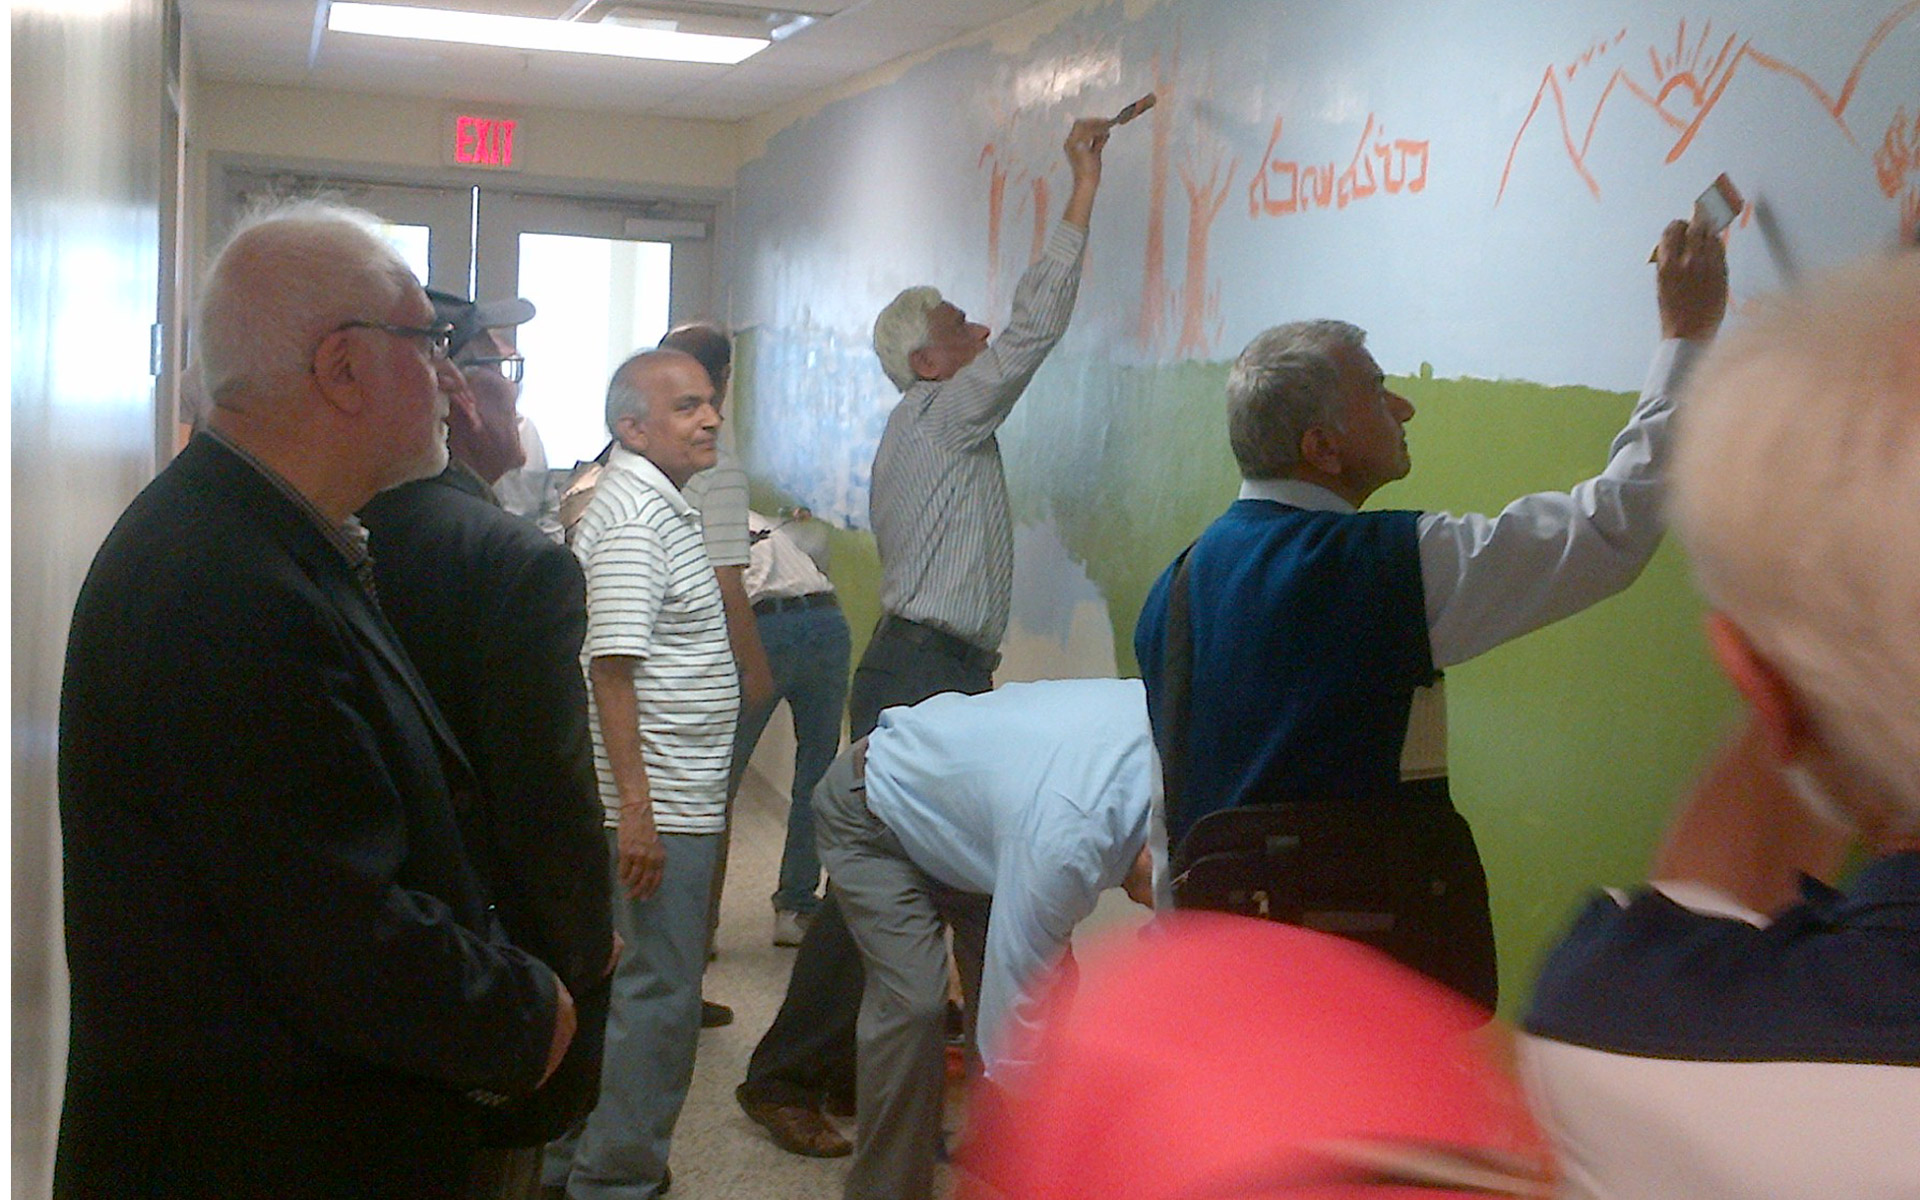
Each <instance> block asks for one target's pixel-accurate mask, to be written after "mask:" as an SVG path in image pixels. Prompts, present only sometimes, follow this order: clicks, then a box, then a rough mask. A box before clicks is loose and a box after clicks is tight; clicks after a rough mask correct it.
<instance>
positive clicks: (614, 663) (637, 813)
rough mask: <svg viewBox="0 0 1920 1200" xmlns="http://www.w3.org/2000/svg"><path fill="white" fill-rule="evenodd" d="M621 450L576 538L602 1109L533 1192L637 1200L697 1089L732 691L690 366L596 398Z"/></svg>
mask: <svg viewBox="0 0 1920 1200" xmlns="http://www.w3.org/2000/svg"><path fill="white" fill-rule="evenodd" d="M607 428H608V429H609V430H610V431H611V432H612V434H613V436H614V440H615V442H616V443H617V444H616V445H615V446H614V447H613V450H612V455H611V458H610V459H609V461H608V463H607V470H606V473H605V474H604V475H602V476H601V479H600V484H599V488H598V490H597V491H596V493H595V495H594V497H593V501H592V503H591V504H589V505H588V506H587V510H586V512H585V513H584V514H583V515H582V516H581V518H580V523H579V525H578V526H577V527H576V528H575V530H574V538H573V550H574V553H575V554H577V555H578V556H579V558H580V562H581V564H582V566H584V567H585V569H586V574H587V636H586V642H585V645H584V647H583V650H582V657H583V659H584V660H585V662H586V669H587V681H588V685H589V693H590V696H589V699H590V704H589V709H590V714H591V718H592V726H593V757H594V768H595V770H596V771H597V772H598V774H599V777H600V798H601V803H602V804H603V805H604V806H605V810H606V826H607V831H608V835H609V839H610V841H611V848H612V852H613V855H614V859H615V864H616V865H615V869H616V874H617V879H616V882H615V891H616V895H615V899H614V905H613V920H614V928H615V929H616V930H618V931H619V933H620V936H621V938H622V939H624V940H625V942H626V949H625V951H624V953H623V954H622V955H621V958H620V965H619V968H618V969H617V970H616V972H615V974H614V981H613V1000H612V1005H611V1009H610V1012H609V1014H608V1018H607V1039H606V1052H605V1058H604V1063H603V1068H602V1074H601V1080H602V1082H601V1088H600V1103H599V1105H598V1106H597V1107H596V1108H595V1109H594V1111H593V1115H592V1116H591V1117H589V1118H588V1120H587V1123H586V1126H585V1128H584V1130H583V1131H582V1132H580V1133H579V1134H578V1135H576V1136H572V1137H568V1138H565V1139H562V1140H561V1141H559V1142H556V1143H554V1144H553V1145H552V1146H551V1147H550V1148H549V1153H548V1161H547V1166H546V1168H545V1182H546V1183H547V1185H548V1186H549V1187H553V1186H559V1185H564V1186H565V1188H566V1192H567V1195H569V1196H572V1197H576V1198H598V1197H620V1198H621V1200H649V1198H650V1197H653V1196H657V1195H660V1194H661V1193H663V1192H664V1191H666V1189H667V1186H668V1184H669V1180H670V1178H671V1177H670V1175H669V1174H668V1171H667V1150H668V1144H669V1141H670V1140H671V1138H672V1135H673V1126H674V1122H675V1121H676V1120H677V1119H678V1117H679V1115H680V1106H681V1103H682V1102H683V1101H684V1100H685V1099H686V1094H687V1084H688V1081H689V1080H690V1079H691V1078H692V1075H693V1052H694V1043H695V1040H696V1038H697V1037H698V1036H699V1032H700V975H701V970H702V968H703V967H704V966H705V963H706V948H707V893H708V888H709V886H710V881H711V879H712V875H713V869H714V860H715V857H716V856H717V854H718V853H719V848H720V841H721V838H720V834H721V831H722V829H723V827H724V823H725V813H726V789H727V767H728V763H729V760H730V758H731V755H732V750H733V728H734V720H735V717H736V715H737V713H738V709H739V702H740V696H739V683H738V679H737V676H736V674H735V670H734V661H733V651H732V648H731V646H730V645H729V643H728V640H727V622H726V614H725V610H724V609H723V608H722V606H721V601H720V589H719V585H718V584H717V583H716V582H715V578H714V573H713V566H712V563H711V562H710V561H709V559H708V558H707V552H706V548H705V546H704V544H703V542H702V538H701V531H700V515H699V513H698V512H697V511H696V510H695V509H694V508H693V507H692V506H691V505H689V504H688V503H687V501H686V498H685V497H684V496H682V495H681V493H680V488H681V487H682V486H683V485H684V484H685V483H686V482H687V480H688V479H689V478H691V477H692V476H693V475H694V473H695V472H697V471H700V470H703V469H705V468H707V467H710V466H712V465H713V462H714V454H715V435H716V434H717V432H718V430H719V428H720V414H719V412H718V411H717V410H716V408H715V407H714V394H713V385H712V383H711V382H710V381H709V380H708V378H707V373H706V371H705V370H704V369H703V368H702V367H701V366H700V364H699V363H698V362H697V361H696V360H694V359H693V358H692V357H690V356H689V355H686V354H682V353H680V352H679V351H677V350H650V351H647V352H645V353H641V354H636V355H634V356H633V357H632V358H630V359H628V360H627V361H626V362H625V363H622V364H621V366H620V368H619V369H618V370H616V371H615V372H614V374H613V381H612V383H611V384H610V385H609V386H608V388H607Z"/></svg>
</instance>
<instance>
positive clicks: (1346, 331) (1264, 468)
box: [1227, 321, 1367, 479]
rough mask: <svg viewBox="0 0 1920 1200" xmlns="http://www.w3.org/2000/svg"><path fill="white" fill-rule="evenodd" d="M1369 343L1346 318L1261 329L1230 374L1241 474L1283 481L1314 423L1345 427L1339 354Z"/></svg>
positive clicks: (1231, 435)
mask: <svg viewBox="0 0 1920 1200" xmlns="http://www.w3.org/2000/svg"><path fill="white" fill-rule="evenodd" d="M1366 344H1367V333H1366V330H1364V329H1361V328H1360V327H1359V326H1357V325H1350V324H1348V323H1347V322H1345V321H1295V322H1293V323H1292V324H1290V325H1276V326H1274V327H1273V328H1272V329H1269V330H1267V331H1266V332H1264V333H1262V334H1260V336H1258V337H1256V338H1254V339H1253V340H1252V341H1251V342H1248V343H1247V348H1246V349H1245V350H1242V351H1241V352H1240V357H1239V358H1236V359H1235V360H1234V361H1233V369H1232V370H1230V371H1228V372H1227V443H1228V445H1229V446H1231V447H1232V449H1233V458H1234V461H1235V462H1237V463H1239V464H1240V475H1241V478H1243V479H1279V478H1282V477H1284V476H1286V475H1288V474H1290V473H1291V472H1292V471H1293V470H1294V469H1295V468H1296V467H1298V466H1299V465H1300V439H1301V438H1303V437H1305V436H1306V432H1307V430H1308V429H1311V428H1312V427H1314V426H1315V425H1329V426H1332V427H1333V428H1335V429H1342V428H1344V412H1343V410H1342V408H1341V405H1340V359H1339V355H1340V353H1341V352H1342V351H1343V350H1344V351H1359V350H1361V349H1364V348H1365V346H1366Z"/></svg>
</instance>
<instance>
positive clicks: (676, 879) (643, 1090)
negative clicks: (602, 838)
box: [541, 829, 720, 1200]
mask: <svg viewBox="0 0 1920 1200" xmlns="http://www.w3.org/2000/svg"><path fill="white" fill-rule="evenodd" d="M660 840H661V842H662V843H663V844H664V845H665V846H666V851H667V867H666V872H665V874H664V875H663V876H662V877H661V880H660V887H659V890H658V891H656V892H654V894H653V895H651V896H649V897H648V898H647V899H645V900H639V901H634V900H629V899H627V892H626V887H625V885H623V884H622V883H621V882H620V850H619V841H618V836H617V834H616V833H615V831H613V830H611V829H609V830H608V831H607V849H608V857H609V858H610V859H611V862H610V863H609V869H610V870H611V871H612V872H613V927H614V929H615V931H616V932H618V933H619V934H620V937H621V940H622V941H624V942H625V943H626V948H625V949H624V950H623V951H621V954H620V963H619V965H618V966H617V967H615V968H614V973H613V1000H612V1003H611V1005H610V1006H609V1008H608V1011H607V1043H606V1050H605V1051H604V1053H603V1055H602V1059H601V1069H600V1102H599V1103H598V1104H597V1105H595V1106H594V1110H593V1112H592V1113H591V1114H590V1115H589V1116H588V1117H587V1120H586V1122H585V1124H584V1127H583V1128H581V1129H579V1130H576V1131H574V1132H571V1133H569V1134H568V1135H567V1136H565V1137H562V1138H560V1139H558V1140H557V1141H554V1142H551V1143H549V1144H548V1146H547V1154H546V1162H545V1164H544V1165H543V1166H542V1168H541V1172H542V1174H543V1176H544V1177H545V1178H544V1182H545V1183H546V1184H547V1185H548V1186H560V1185H564V1186H565V1187H566V1189H567V1195H568V1196H570V1197H573V1198H574V1200H652V1197H654V1196H657V1195H659V1194H660V1190H661V1186H662V1185H663V1184H664V1183H665V1181H666V1172H667V1150H668V1147H669V1145H670V1143H671V1141H672V1139H673V1126H674V1123H675V1122H676V1121H677V1120H679V1118H680V1106H681V1104H682V1103H683V1102H684V1101H685V1100H686V1098H687V1085H688V1084H689V1083H690V1082H691V1081H692V1079H693V1053H694V1047H695V1045H696V1044H697V1042H698V1040H699V1037H700V974H701V972H702V971H703V970H704V969H705V968H706V965H707V890H708V887H709V886H710V884H711V882H712V879H713V866H714V860H715V859H716V858H717V857H718V855H719V851H720V837H719V835H718V834H711V833H665V834H661V835H660Z"/></svg>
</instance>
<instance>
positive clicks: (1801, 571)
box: [1669, 253, 1920, 824]
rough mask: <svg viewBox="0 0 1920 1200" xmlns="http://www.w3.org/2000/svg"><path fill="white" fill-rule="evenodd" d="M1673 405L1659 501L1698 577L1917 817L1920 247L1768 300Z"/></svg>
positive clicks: (1849, 760) (1852, 760) (1834, 738)
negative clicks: (1668, 484)
mask: <svg viewBox="0 0 1920 1200" xmlns="http://www.w3.org/2000/svg"><path fill="white" fill-rule="evenodd" d="M1678 419H1679V422H1680V424H1679V426H1678V436H1677V444H1676V450H1675V456H1674V464H1673V471H1672V494H1671V498H1670V501H1669V504H1670V508H1671V514H1672V519H1673V524H1674V527H1675V529H1676V531H1677V532H1678V535H1679V537H1680V539H1681V541H1682V543H1683V544H1684V545H1685V546H1686V548H1687V550H1688V552H1689V554H1690V555H1691V556H1692V559H1693V567H1694V572H1695V576H1696V578H1697V579H1698V581H1699V585H1700V589H1701V591H1703V592H1704V593H1705V594H1706V596H1707V599H1708V600H1709V601H1710V602H1711V603H1712V604H1713V605H1714V606H1715V607H1716V608H1718V609H1719V610H1721V611H1722V612H1724V613H1726V615H1727V616H1728V617H1729V618H1731V619H1732V620H1733V622H1734V623H1735V624H1737V625H1738V626H1739V627H1740V628H1741V630H1743V631H1744V632H1745V633H1746V635H1747V637H1748V638H1749V639H1750V640H1751V641H1752V642H1753V644H1754V646H1755V648H1756V649H1757V650H1758V651H1759V653H1760V654H1761V655H1762V657H1764V658H1765V659H1766V660H1767V661H1768V662H1769V663H1770V664H1771V665H1772V666H1773V667H1774V668H1775V669H1776V670H1778V671H1779V672H1780V673H1781V674H1782V675H1783V676H1784V677H1785V678H1786V679H1787V680H1788V682H1790V683H1791V684H1792V686H1793V687H1794V688H1795V689H1796V691H1797V692H1798V693H1799V694H1800V695H1801V696H1802V698H1803V699H1804V700H1805V702H1806V705H1807V707H1808V710H1809V712H1810V713H1811V717H1812V720H1813V723H1814V726H1815V728H1816V730H1817V731H1818V733H1819V735H1820V737H1821V739H1822V740H1823V742H1824V743H1825V744H1826V745H1827V746H1828V747H1829V748H1830V749H1831V750H1832V752H1833V753H1834V755H1835V757H1836V758H1837V759H1838V760H1839V761H1840V762H1841V763H1842V764H1843V765H1844V766H1846V767H1847V768H1849V769H1851V770H1852V771H1854V772H1856V773H1857V774H1858V775H1859V777H1860V778H1862V779H1864V780H1866V781H1867V782H1868V783H1869V785H1870V786H1872V787H1873V788H1874V789H1875V790H1876V792H1877V794H1878V796H1879V798H1880V799H1883V800H1885V801H1886V802H1889V803H1891V804H1893V805H1896V806H1898V808H1899V810H1900V811H1901V812H1903V813H1904V814H1905V815H1906V816H1907V817H1908V819H1909V823H1910V824H1911V823H1920V254H1912V253H1906V254H1902V255H1900V256H1897V257H1891V258H1876V259H1872V260H1869V261H1865V262H1862V263H1859V264H1856V265H1854V266H1852V267H1849V268H1847V269H1845V270H1843V271H1839V272H1836V273H1834V274H1832V275H1830V276H1828V277H1826V278H1823V279H1821V280H1819V281H1817V282H1814V283H1811V284H1808V285H1805V286H1802V287H1800V288H1797V289H1795V290H1794V291H1791V292H1788V293H1786V294H1784V295H1781V296H1779V297H1776V298H1774V299H1772V300H1771V301H1769V302H1766V303H1764V304H1763V305H1762V306H1761V307H1760V310H1759V311H1758V312H1757V313H1756V314H1755V315H1754V316H1753V317H1752V318H1751V319H1750V320H1748V321H1746V322H1745V323H1743V327H1742V328H1740V329H1739V330H1738V331H1736V332H1734V333H1731V334H1729V335H1727V336H1725V337H1723V338H1722V339H1721V340H1720V342H1719V344H1718V345H1716V346H1715V347H1714V349H1713V351H1712V352H1711V353H1710V355H1709V356H1708V358H1707V360H1706V361H1705V362H1704V363H1702V364H1701V366H1700V369H1699V371H1698V373H1697V375H1696V377H1695V379H1694V380H1693V382H1692V384H1691V386H1690V387H1689V388H1688V389H1687V392H1686V393H1685V396H1684V398H1683V401H1682V405H1681V409H1680V415H1679V418H1678Z"/></svg>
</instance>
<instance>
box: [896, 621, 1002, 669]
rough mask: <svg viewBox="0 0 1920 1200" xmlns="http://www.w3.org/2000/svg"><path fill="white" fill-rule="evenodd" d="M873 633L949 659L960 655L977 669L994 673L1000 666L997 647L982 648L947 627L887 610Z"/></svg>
mask: <svg viewBox="0 0 1920 1200" xmlns="http://www.w3.org/2000/svg"><path fill="white" fill-rule="evenodd" d="M873 636H875V637H877V638H878V637H886V638H893V639H894V640H896V641H901V642H906V643H907V644H908V645H912V646H920V647H923V648H925V649H928V650H932V651H935V652H936V653H939V654H944V655H946V656H947V657H948V658H957V659H959V660H960V661H961V662H962V663H964V664H965V665H967V666H969V667H972V668H973V669H974V670H976V671H984V672H986V673H987V674H989V675H991V674H993V671H994V668H995V667H998V666H999V665H1000V655H999V653H998V652H996V651H993V650H982V649H981V648H980V647H978V646H976V645H974V644H973V643H972V642H969V641H968V640H967V639H965V638H963V637H960V636H958V635H957V634H951V633H948V632H947V631H946V630H944V629H935V628H934V627H933V626H931V625H922V624H921V623H920V622H918V621H909V620H907V619H906V618H905V617H896V616H894V615H893V614H892V613H887V614H885V615H884V616H882V617H881V618H880V624H878V625H877V626H875V627H874V630H873Z"/></svg>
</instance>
